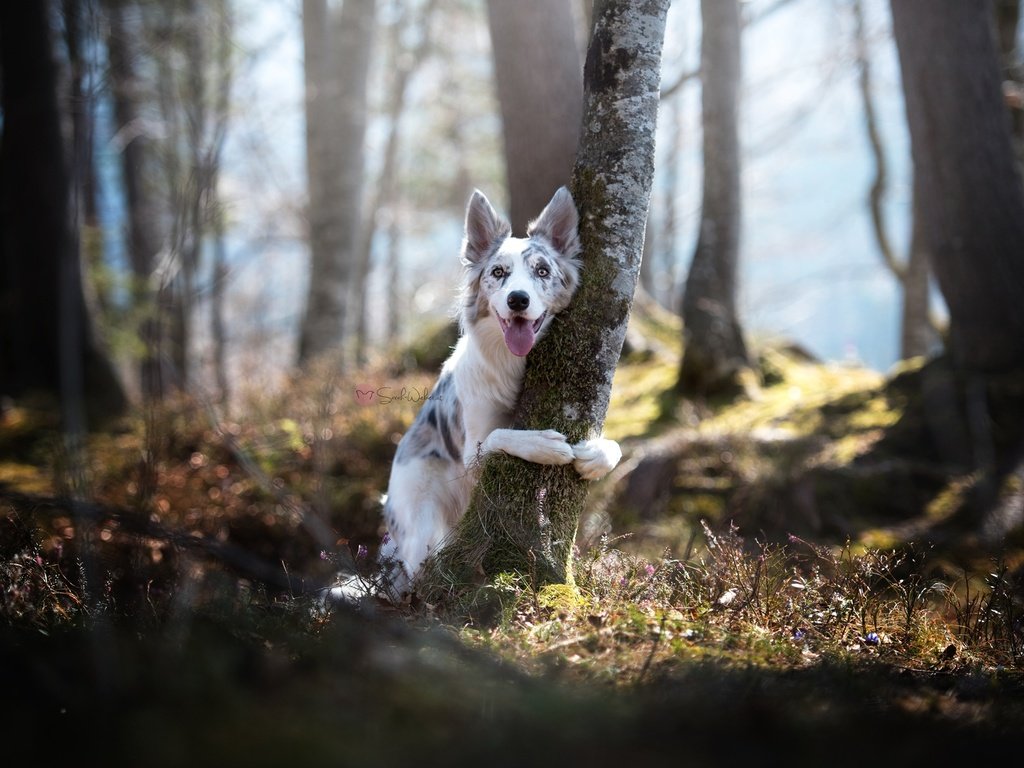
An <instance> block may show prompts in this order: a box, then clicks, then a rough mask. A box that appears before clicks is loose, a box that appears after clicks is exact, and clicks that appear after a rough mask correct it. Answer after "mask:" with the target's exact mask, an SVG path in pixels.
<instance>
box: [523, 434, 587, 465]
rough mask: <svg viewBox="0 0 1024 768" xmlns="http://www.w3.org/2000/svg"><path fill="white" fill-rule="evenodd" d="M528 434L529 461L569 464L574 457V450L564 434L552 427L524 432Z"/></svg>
mask: <svg viewBox="0 0 1024 768" xmlns="http://www.w3.org/2000/svg"><path fill="white" fill-rule="evenodd" d="M524 435H529V436H530V437H529V440H530V448H529V450H530V453H531V454H532V455H533V458H531V459H530V461H533V462H536V463H537V464H569V463H570V462H572V461H574V460H575V458H576V452H575V451H574V450H573V448H572V446H571V445H569V443H568V441H567V440H566V439H565V435H563V434H562V433H561V432H557V431H556V430H554V429H543V430H538V431H536V432H524Z"/></svg>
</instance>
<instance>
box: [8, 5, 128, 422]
mask: <svg viewBox="0 0 1024 768" xmlns="http://www.w3.org/2000/svg"><path fill="white" fill-rule="evenodd" d="M0 72H2V77H3V83H2V92H3V94H2V99H3V103H2V106H3V139H2V143H0V221H2V222H3V226H2V234H0V396H4V395H8V396H15V397H17V396H23V395H29V394H32V393H36V394H42V395H45V396H50V397H53V398H59V400H60V403H61V406H62V413H63V417H64V419H65V425H66V426H68V428H69V429H71V430H77V429H78V428H80V427H81V425H82V419H83V417H84V416H86V415H87V416H89V417H91V418H93V419H96V420H99V419H104V418H108V417H112V416H116V415H118V414H119V413H121V412H122V411H123V409H124V407H125V405H126V401H125V397H124V392H123V390H122V388H121V385H120V382H119V381H118V380H117V377H116V375H115V374H114V371H113V368H112V366H111V364H110V361H109V360H108V359H107V358H106V357H105V356H104V355H103V354H102V353H101V352H100V350H99V348H98V347H97V346H96V344H95V342H94V337H93V333H92V328H91V323H90V318H89V317H88V314H87V312H86V308H85V301H84V299H83V294H82V270H81V263H80V260H79V253H78V248H77V232H76V231H74V229H73V227H72V217H71V212H70V210H69V197H70V195H69V193H70V176H69V172H68V167H67V160H66V158H67V153H66V152H65V147H64V142H63V138H62V133H61V114H60V110H59V108H58V96H57V87H58V85H57V80H58V78H57V68H56V65H55V62H54V56H53V50H52V47H51V38H50V20H49V4H48V3H44V2H33V3H2V4H0ZM83 406H84V408H83Z"/></svg>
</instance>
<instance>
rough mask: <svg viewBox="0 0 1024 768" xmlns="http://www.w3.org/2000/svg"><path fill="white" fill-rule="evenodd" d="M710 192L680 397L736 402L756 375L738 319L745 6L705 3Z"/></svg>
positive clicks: (688, 295) (688, 305)
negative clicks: (750, 372)
mask: <svg viewBox="0 0 1024 768" xmlns="http://www.w3.org/2000/svg"><path fill="white" fill-rule="evenodd" d="M701 15H702V19H703V42H702V44H701V71H702V73H703V78H702V79H703V90H702V94H703V95H702V104H703V144H704V185H703V205H702V209H701V222H700V234H699V235H698V238H697V247H696V250H695V252H694V256H693V262H692V263H691V265H690V272H689V275H688V276H687V280H686V288H685V291H684V293H683V358H682V364H681V366H680V372H679V380H678V384H677V390H678V391H679V392H680V393H681V394H683V395H685V396H688V397H695V396H696V397H704V396H709V395H715V394H719V393H722V394H727V395H731V394H737V393H739V392H740V391H742V389H743V385H742V380H741V377H742V373H743V371H744V370H745V369H747V368H749V366H750V362H749V359H748V355H747V347H746V343H745V341H744V339H743V331H742V328H741V327H740V322H739V319H738V317H737V313H736V292H737V280H738V276H737V272H738V266H739V249H740V226H741V175H740V173H741V171H740V142H739V88H740V74H741V55H740V44H741V23H740V6H739V1H738V0H701Z"/></svg>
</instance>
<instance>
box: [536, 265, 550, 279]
mask: <svg viewBox="0 0 1024 768" xmlns="http://www.w3.org/2000/svg"><path fill="white" fill-rule="evenodd" d="M550 274H551V270H550V269H548V268H547V267H537V277H547V276H548V275H550Z"/></svg>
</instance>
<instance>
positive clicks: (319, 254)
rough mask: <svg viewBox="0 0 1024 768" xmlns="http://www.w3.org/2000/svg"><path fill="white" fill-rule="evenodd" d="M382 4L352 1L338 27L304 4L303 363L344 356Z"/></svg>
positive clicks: (316, 3) (320, 4) (311, 2)
mask: <svg viewBox="0 0 1024 768" xmlns="http://www.w3.org/2000/svg"><path fill="white" fill-rule="evenodd" d="M375 15H376V3H375V0H345V3H344V4H343V5H342V7H341V13H340V14H338V16H337V19H336V21H334V22H333V23H332V21H331V18H330V16H329V14H328V12H327V3H326V0H303V3H302V34H303V41H304V44H305V50H306V63H305V77H306V170H307V174H308V183H309V239H310V252H311V259H310V279H309V292H308V295H307V299H306V311H305V316H304V317H303V320H302V327H301V329H300V335H299V349H298V362H299V364H300V365H301V364H305V363H308V362H309V361H311V360H312V359H313V358H315V357H318V356H319V355H322V354H326V353H329V352H338V351H340V350H342V349H343V348H344V344H345V335H346V333H347V332H348V330H349V329H348V328H347V327H346V326H347V323H348V318H347V317H346V308H347V300H348V297H349V290H350V281H351V277H352V272H353V267H354V264H355V261H356V252H357V250H358V248H359V226H360V219H361V216H362V195H363V176H364V170H365V168H364V163H363V152H364V147H363V138H364V136H365V133H366V109H367V99H366V86H367V73H368V70H369V65H370V55H371V51H372V47H373V46H372V43H373V37H374V18H375Z"/></svg>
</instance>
